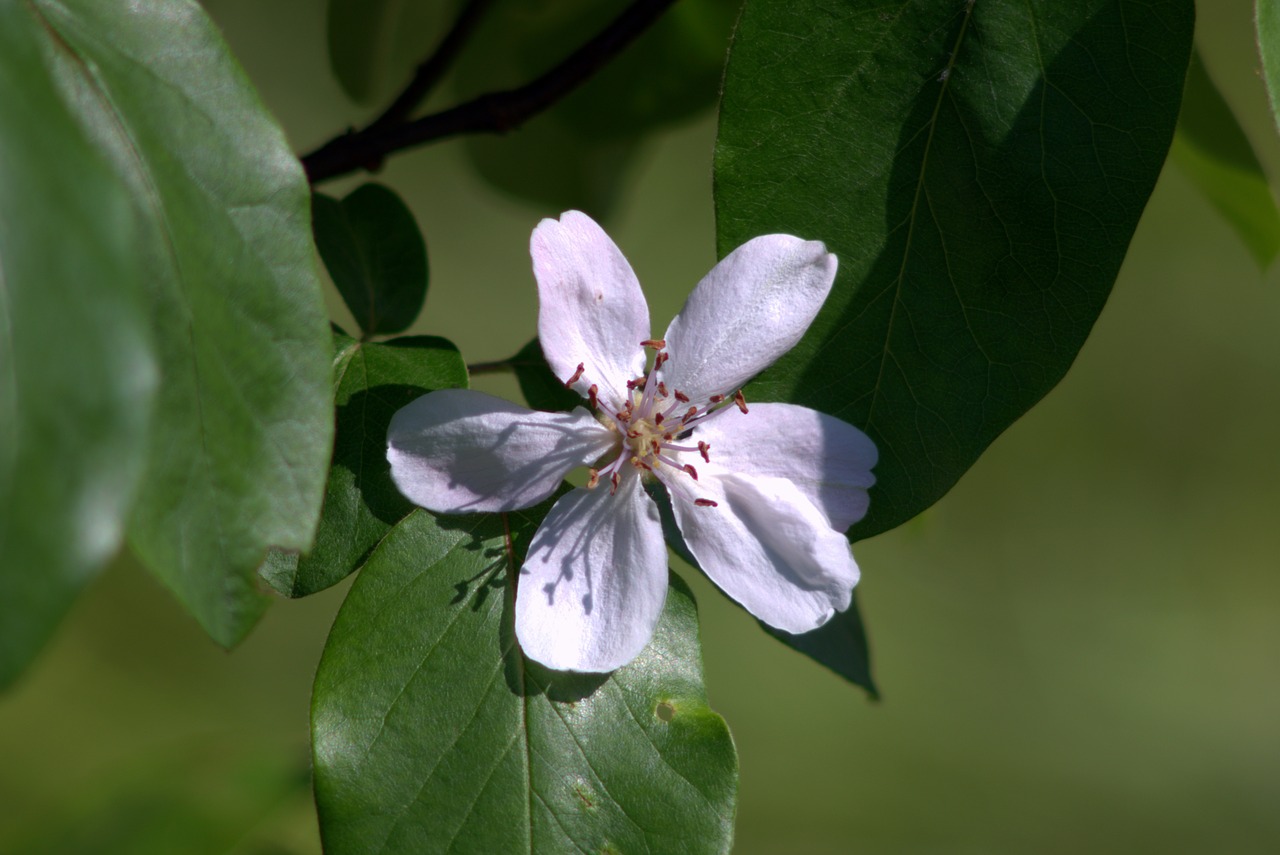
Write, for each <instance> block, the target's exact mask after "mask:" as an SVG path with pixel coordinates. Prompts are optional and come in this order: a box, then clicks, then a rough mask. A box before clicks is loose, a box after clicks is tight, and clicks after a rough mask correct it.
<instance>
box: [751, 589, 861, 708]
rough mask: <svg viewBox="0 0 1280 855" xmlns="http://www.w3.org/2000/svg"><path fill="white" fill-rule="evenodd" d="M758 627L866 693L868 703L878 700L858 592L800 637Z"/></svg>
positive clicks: (761, 624) (766, 627)
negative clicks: (827, 619)
mask: <svg viewBox="0 0 1280 855" xmlns="http://www.w3.org/2000/svg"><path fill="white" fill-rule="evenodd" d="M760 628H761V629H763V630H764V631H765V632H767V633H769V634H770V635H772V636H773V637H774V638H776V639H778V640H779V641H781V642H782V643H783V644H785V645H787V646H788V647H791V648H794V649H795V650H798V651H800V652H801V653H803V654H804V655H805V656H808V657H809V658H810V659H812V660H814V661H815V662H817V663H818V664H820V665H823V666H825V667H827V668H830V669H831V670H832V671H834V672H835V673H837V674H839V675H840V676H841V677H844V678H845V679H846V680H848V681H849V682H850V683H853V684H854V685H855V686H861V687H862V688H864V689H866V690H867V695H868V696H869V697H870V698H871V699H872V700H879V698H880V690H879V689H877V688H876V684H875V681H874V680H873V679H872V678H871V647H870V644H868V642H867V630H866V627H865V626H864V625H863V623H862V613H861V612H860V611H859V610H858V592H857V591H854V592H853V602H851V603H850V604H849V608H847V609H846V610H844V611H843V612H837V613H836V616H835V617H833V618H832V619H831V620H829V621H827V622H826V623H824V624H823V625H822V626H820V627H818V628H817V629H815V630H813V631H812V632H806V633H804V634H803V635H792V634H791V633H789V632H783V631H782V630H780V629H774V628H773V627H771V626H768V625H767V624H765V623H763V622H760Z"/></svg>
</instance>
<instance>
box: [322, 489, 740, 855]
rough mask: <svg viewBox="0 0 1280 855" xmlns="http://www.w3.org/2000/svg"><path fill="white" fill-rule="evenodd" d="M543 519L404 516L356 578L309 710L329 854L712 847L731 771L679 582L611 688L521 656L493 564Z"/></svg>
mask: <svg viewBox="0 0 1280 855" xmlns="http://www.w3.org/2000/svg"><path fill="white" fill-rule="evenodd" d="M545 511H546V506H545V505H544V506H543V507H541V508H539V509H535V510H534V511H530V512H525V513H522V514H510V515H508V516H507V517H506V519H505V520H504V518H503V517H501V516H498V515H475V516H467V517H457V518H441V519H439V520H436V519H434V518H433V517H432V516H431V515H429V514H427V513H426V512H425V511H416V512H415V513H414V514H413V515H411V516H410V517H409V518H407V519H406V520H405V521H404V522H403V523H401V524H400V525H399V526H397V527H396V529H395V530H394V531H392V532H391V533H390V534H389V535H388V536H387V538H386V539H385V540H384V541H383V542H382V544H381V545H380V546H379V547H378V549H377V551H376V552H375V553H374V555H373V557H372V558H370V560H369V562H368V564H367V565H366V566H365V568H364V570H363V571H362V572H361V574H360V577H359V578H358V579H357V580H356V583H355V586H354V587H353V588H352V589H351V593H350V594H349V595H348V597H347V600H346V602H345V603H344V604H343V606H342V610H341V611H340V612H339V613H338V618H337V620H336V622H335V623H334V627H333V631H332V633H331V634H330V636H329V641H328V644H327V645H326V646H325V651H324V654H323V656H322V658H321V661H320V668H319V671H318V672H317V674H316V684H315V694H314V698H313V706H312V739H313V747H314V752H315V776H316V803H317V806H318V807H319V811H320V826H321V833H322V836H323V839H324V844H325V851H326V852H328V853H330V855H345V853H354V852H382V853H420V852H446V851H451V852H455V851H456V852H566V851H574V852H577V851H582V852H688V853H698V852H726V851H728V849H729V845H730V842H731V836H732V823H733V814H734V798H735V792H736V788H737V760H736V757H735V754H734V750H733V743H732V740H731V739H730V736H729V732H728V729H727V728H726V727H725V724H724V720H723V719H722V718H720V716H718V715H717V714H716V713H714V712H713V711H712V710H711V709H710V708H709V707H708V706H707V701H706V693H705V690H704V689H703V685H702V673H701V667H700V665H699V650H698V642H697V612H696V609H695V607H694V603H693V598H692V596H691V594H690V593H689V591H688V589H687V588H686V587H685V585H684V584H683V583H682V582H681V581H680V580H679V579H678V578H676V577H675V576H672V581H671V588H670V590H669V592H668V596H667V605H666V609H665V611H664V613H663V617H662V620H661V622H660V623H659V626H658V630H657V635H656V636H655V638H654V640H653V641H652V642H651V643H650V644H649V646H648V647H647V648H646V649H645V651H644V652H643V653H641V655H640V657H639V658H637V659H636V660H634V661H633V662H632V663H631V664H629V665H627V666H626V667H624V668H622V669H619V670H618V671H615V672H614V673H613V674H611V675H608V676H604V675H582V674H568V673H556V672H549V671H546V670H544V669H542V668H540V667H538V666H537V665H535V664H534V663H531V662H529V661H527V660H525V659H524V657H523V656H522V655H521V654H520V651H519V648H518V647H517V646H516V642H515V637H514V627H513V624H512V612H513V599H512V598H513V596H514V591H513V590H512V582H513V579H514V574H513V571H512V567H513V563H514V562H515V561H517V560H518V556H519V555H520V554H521V553H522V551H523V550H524V549H525V548H526V547H527V544H528V542H529V538H530V537H531V536H532V533H533V530H534V527H535V525H536V522H537V520H538V519H540V518H541V516H542V514H543V513H545ZM508 527H509V528H508Z"/></svg>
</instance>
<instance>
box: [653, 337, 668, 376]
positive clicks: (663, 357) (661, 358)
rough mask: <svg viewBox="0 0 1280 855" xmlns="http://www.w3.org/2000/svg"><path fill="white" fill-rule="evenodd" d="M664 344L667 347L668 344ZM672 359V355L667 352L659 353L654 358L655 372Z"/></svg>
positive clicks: (661, 351)
mask: <svg viewBox="0 0 1280 855" xmlns="http://www.w3.org/2000/svg"><path fill="white" fill-rule="evenodd" d="M663 344H664V345H665V344H666V342H663ZM670 358H671V354H669V353H667V352H666V351H665V350H660V351H658V355H657V356H656V357H654V360H653V367H654V370H657V369H659V368H661V367H662V363H664V362H666V361H667V360H668V359H670Z"/></svg>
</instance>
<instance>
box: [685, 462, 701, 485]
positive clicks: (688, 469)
mask: <svg viewBox="0 0 1280 855" xmlns="http://www.w3.org/2000/svg"><path fill="white" fill-rule="evenodd" d="M684 471H685V472H688V473H689V474H690V475H691V476H693V480H695V481H697V480H698V470H697V469H694V468H693V466H691V465H690V464H688V463H686V464H685V465H684Z"/></svg>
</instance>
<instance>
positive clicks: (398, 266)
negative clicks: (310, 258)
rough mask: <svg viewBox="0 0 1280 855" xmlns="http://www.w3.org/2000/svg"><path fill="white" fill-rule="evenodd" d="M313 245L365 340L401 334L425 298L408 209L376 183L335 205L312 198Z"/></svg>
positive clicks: (420, 250) (423, 257)
mask: <svg viewBox="0 0 1280 855" xmlns="http://www.w3.org/2000/svg"><path fill="white" fill-rule="evenodd" d="M311 211H312V216H313V217H314V222H313V224H312V225H313V229H314V231H315V237H316V247H317V248H318V249H319V250H320V257H321V258H323V259H324V264H325V267H327V268H328V270H329V275H330V276H331V277H333V284H334V285H336V286H337V287H338V292H339V293H340V294H342V299H343V300H345V301H346V304H347V308H349V309H350V310H351V314H352V315H353V316H355V319H356V322H357V323H358V324H360V328H361V329H362V330H363V331H364V333H365V335H366V336H370V335H384V334H387V333H397V332H401V331H403V330H405V329H407V328H408V327H409V325H410V324H412V323H413V322H414V320H416V319H417V317H418V313H419V312H421V311H422V303H423V301H424V300H426V298H427V245H426V243H424V242H423V240H422V233H421V232H420V231H419V230H418V223H417V221H416V220H414V218H413V213H412V212H411V211H410V210H409V208H408V206H407V205H405V203H404V202H403V201H402V200H401V199H400V197H399V196H397V195H396V194H395V193H394V192H393V191H391V190H388V189H387V188H386V187H383V186H382V185H381V184H372V183H370V184H363V185H361V186H360V187H357V188H356V189H355V190H354V191H352V192H351V193H350V194H348V195H347V196H346V197H345V198H343V199H342V200H341V201H339V200H337V199H334V198H333V197H332V196H326V195H324V194H323V193H316V194H315V195H314V196H313V197H312V203H311Z"/></svg>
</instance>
